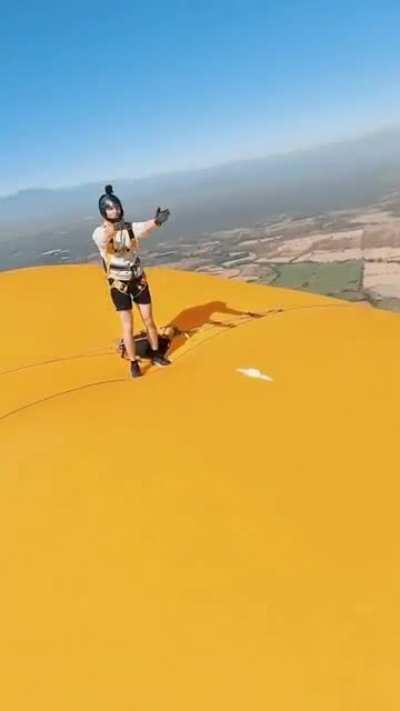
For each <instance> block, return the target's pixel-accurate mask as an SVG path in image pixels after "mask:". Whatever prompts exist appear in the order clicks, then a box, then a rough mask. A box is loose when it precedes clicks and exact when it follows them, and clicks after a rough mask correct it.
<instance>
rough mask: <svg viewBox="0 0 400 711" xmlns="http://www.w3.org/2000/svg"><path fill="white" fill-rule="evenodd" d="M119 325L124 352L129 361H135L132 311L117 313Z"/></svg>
mask: <svg viewBox="0 0 400 711" xmlns="http://www.w3.org/2000/svg"><path fill="white" fill-rule="evenodd" d="M118 313H119V316H120V319H121V325H122V338H123V341H124V344H125V348H126V352H127V354H128V358H129V360H135V358H136V349H135V341H134V340H133V318H132V311H118Z"/></svg>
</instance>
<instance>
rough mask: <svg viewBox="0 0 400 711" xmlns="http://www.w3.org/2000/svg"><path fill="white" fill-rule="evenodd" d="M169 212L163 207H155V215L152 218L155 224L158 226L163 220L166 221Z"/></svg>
mask: <svg viewBox="0 0 400 711" xmlns="http://www.w3.org/2000/svg"><path fill="white" fill-rule="evenodd" d="M169 215H170V212H169V210H167V209H165V210H162V209H161V207H158V208H157V212H156V216H155V218H154V220H155V223H156V225H158V226H159V227H160V225H162V224H163V223H164V222H166V221H167V220H168V218H169Z"/></svg>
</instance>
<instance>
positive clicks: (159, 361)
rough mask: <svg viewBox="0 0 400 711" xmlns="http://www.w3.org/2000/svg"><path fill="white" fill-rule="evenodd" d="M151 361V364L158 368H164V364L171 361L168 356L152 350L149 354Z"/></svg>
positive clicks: (169, 363)
mask: <svg viewBox="0 0 400 711" xmlns="http://www.w3.org/2000/svg"><path fill="white" fill-rule="evenodd" d="M151 362H152V363H153V365H157V366H158V367H159V368H164V367H165V366H166V365H171V361H170V360H168V358H164V356H162V355H161V353H159V352H158V351H153V354H152V356H151Z"/></svg>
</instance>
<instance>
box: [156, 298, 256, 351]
mask: <svg viewBox="0 0 400 711" xmlns="http://www.w3.org/2000/svg"><path fill="white" fill-rule="evenodd" d="M214 313H218V314H228V315H229V316H247V317H248V318H262V316H264V314H263V313H255V312H253V311H239V310H238V309H232V308H230V307H229V306H227V304H226V303H225V302H224V301H209V302H208V303H206V304H199V305H198V306H191V307H190V308H188V309H184V310H183V311H180V313H179V314H177V316H175V317H174V318H173V319H172V320H171V321H170V322H169V324H168V327H167V328H170V329H172V338H171V344H170V348H169V352H170V353H173V352H174V351H176V350H177V349H178V348H180V346H182V345H183V343H185V341H186V340H187V339H188V338H191V337H192V336H194V335H195V334H196V333H197V332H198V331H199V329H200V328H201V327H202V326H204V325H205V324H210V325H211V326H221V327H223V328H236V327H237V326H239V324H240V323H241V322H240V321H239V322H238V323H229V322H228V323H227V322H225V321H219V320H218V319H214V318H212V315H213V314H214Z"/></svg>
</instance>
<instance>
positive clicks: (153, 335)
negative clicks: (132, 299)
mask: <svg viewBox="0 0 400 711" xmlns="http://www.w3.org/2000/svg"><path fill="white" fill-rule="evenodd" d="M138 308H139V311H140V315H141V317H142V321H143V325H144V327H145V329H146V331H147V337H148V339H149V343H150V346H151V348H152V349H153V351H156V350H158V333H157V326H156V324H155V323H154V319H153V311H152V308H151V304H138Z"/></svg>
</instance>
